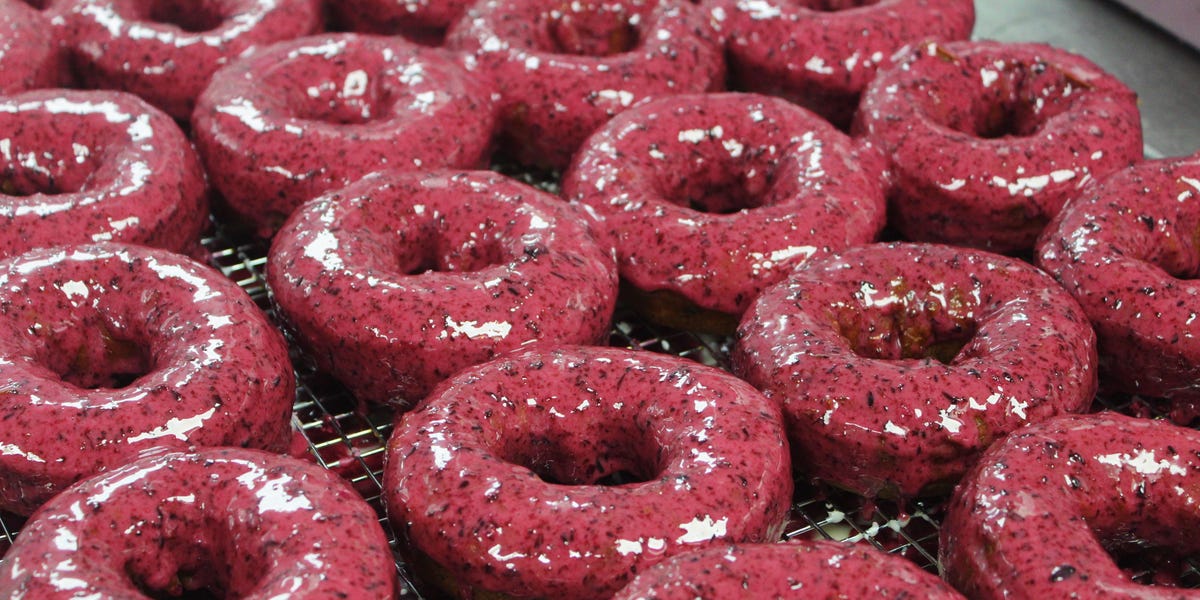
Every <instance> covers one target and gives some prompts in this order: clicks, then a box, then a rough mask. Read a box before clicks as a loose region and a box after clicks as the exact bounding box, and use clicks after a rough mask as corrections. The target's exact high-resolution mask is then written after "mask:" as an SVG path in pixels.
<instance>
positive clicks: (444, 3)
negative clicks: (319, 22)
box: [329, 0, 474, 45]
mask: <svg viewBox="0 0 1200 600" xmlns="http://www.w3.org/2000/svg"><path fill="white" fill-rule="evenodd" d="M473 2H474V0H341V1H340V2H333V3H330V6H329V9H330V10H331V11H333V14H334V17H335V19H336V20H337V21H338V23H339V25H341V26H342V27H345V28H347V29H349V30H350V31H361V32H371V33H379V34H385V35H387V34H396V33H399V34H401V35H403V36H405V37H407V38H409V39H412V40H415V41H419V42H429V43H433V44H435V45H436V44H440V43H441V42H442V38H443V37H444V36H445V35H446V30H447V29H448V28H449V27H450V25H452V24H453V23H454V22H455V21H457V20H458V19H459V18H461V17H462V16H463V15H464V14H465V13H466V12H467V7H469V6H471V4H472V3H473Z"/></svg>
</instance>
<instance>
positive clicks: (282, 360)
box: [0, 244, 295, 514]
mask: <svg viewBox="0 0 1200 600" xmlns="http://www.w3.org/2000/svg"><path fill="white" fill-rule="evenodd" d="M135 376H136V379H134V380H133V381H132V382H131V383H128V385H122V384H123V383H127V382H126V381H125V380H126V379H129V378H133V377H135ZM294 387H295V382H294V378H293V375H292V371H291V365H290V363H289V362H288V356H287V348H286V347H285V345H284V341H283V337H282V336H281V335H280V334H279V332H278V331H277V330H275V329H274V328H273V327H272V326H271V325H270V323H268V322H267V319H266V317H265V316H264V315H263V314H262V312H261V311H260V310H259V309H258V308H257V307H256V306H255V305H254V303H253V302H252V301H251V300H250V298H249V297H248V296H246V293H245V292H243V291H242V290H241V289H240V288H238V287H237V285H236V284H234V283H233V282H232V281H229V280H228V279H226V278H225V277H224V276H222V275H221V274H220V273H218V272H216V271H213V270H211V269H209V268H208V267H205V266H202V265H200V264H198V263H195V262H193V261H191V260H189V259H186V258H184V257H181V256H178V255H174V254H170V253H168V252H164V251H162V250H153V249H149V248H144V247H140V246H132V245H131V246H119V245H114V244H97V245H84V246H67V247H59V248H54V249H45V250H35V251H32V252H29V253H26V254H24V255H21V256H19V257H14V258H10V259H8V260H6V261H4V262H0V393H2V394H3V397H4V405H3V409H2V410H3V418H2V419H0V510H6V511H10V512H16V513H21V514H29V512H30V511H32V510H33V509H35V508H36V507H37V506H38V505H40V504H41V503H42V502H44V501H46V500H47V499H48V498H49V497H50V496H51V495H52V494H54V493H55V492H57V491H59V490H61V489H63V488H64V487H66V486H67V485H69V484H71V483H72V482H74V481H76V480H78V479H80V478H82V477H86V476H88V475H90V474H92V473H95V472H96V471H97V470H99V469H102V468H105V467H113V466H116V465H120V464H123V463H125V462H127V461H129V460H130V459H132V458H134V457H135V456H137V454H138V453H139V452H142V451H144V450H146V449H147V448H151V447H154V446H166V447H172V448H186V447H189V446H253V447H257V448H264V449H268V450H272V451H277V452H279V451H283V450H284V449H286V448H287V444H288V441H289V437H290V434H291V427H290V417H291V406H292V400H293V390H294Z"/></svg>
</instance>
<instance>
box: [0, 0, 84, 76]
mask: <svg viewBox="0 0 1200 600" xmlns="http://www.w3.org/2000/svg"><path fill="white" fill-rule="evenodd" d="M54 35H55V32H54V30H53V28H52V27H51V26H50V20H49V19H48V18H46V17H45V16H43V15H42V14H41V13H40V12H38V10H37V9H35V8H33V7H31V6H29V5H28V4H25V3H24V2H22V1H21V0H0V73H3V74H4V76H3V77H0V95H9V94H14V93H16V92H20V91H24V90H31V89H36V88H52V87H58V86H59V85H61V84H64V83H67V82H68V81H69V80H70V71H69V70H68V68H67V54H66V52H65V51H64V49H63V48H62V46H60V45H59V44H58V42H57V41H55V39H54Z"/></svg>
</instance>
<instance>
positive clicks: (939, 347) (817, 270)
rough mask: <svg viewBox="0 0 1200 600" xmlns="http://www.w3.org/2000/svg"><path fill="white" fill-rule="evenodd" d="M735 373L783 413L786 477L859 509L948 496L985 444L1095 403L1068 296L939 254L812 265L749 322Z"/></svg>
mask: <svg viewBox="0 0 1200 600" xmlns="http://www.w3.org/2000/svg"><path fill="white" fill-rule="evenodd" d="M939 355H940V360H939ZM732 359H733V369H734V372H735V373H738V374H739V375H740V376H741V377H743V378H744V379H746V380H747V381H749V382H750V383H751V384H753V385H754V386H756V387H758V388H759V389H761V390H763V391H764V393H766V394H767V396H768V397H770V398H773V399H775V400H776V401H778V402H780V403H781V404H782V405H783V407H784V415H785V417H786V418H787V421H788V428H789V438H790V439H791V441H792V445H793V448H794V449H795V450H796V456H797V461H798V462H797V464H796V468H797V470H799V471H800V472H803V473H809V474H812V475H814V476H816V477H819V478H821V479H824V480H826V481H828V482H831V483H833V484H835V485H838V486H840V487H844V488H846V489H849V490H852V491H854V492H856V493H858V494H861V495H864V496H876V495H886V496H899V497H900V498H904V499H907V498H912V497H914V496H917V495H919V494H923V493H939V492H945V491H946V489H947V486H948V485H952V484H953V483H954V482H955V481H956V480H957V479H958V478H959V477H960V476H961V475H962V474H963V473H964V472H965V471H966V469H967V468H968V467H969V466H970V465H972V464H974V463H975V461H976V460H977V459H978V457H979V454H980V453H981V452H982V451H983V450H984V449H985V448H987V446H988V445H990V444H991V443H992V442H993V441H995V440H997V439H999V438H1001V437H1003V436H1004V435H1005V434H1006V433H1008V432H1010V431H1013V430H1015V429H1018V428H1020V427H1024V426H1025V425H1027V424H1029V423H1033V422H1037V421H1041V420H1043V419H1046V418H1049V417H1051V416H1054V415H1057V414H1060V413H1064V412H1079V411H1082V410H1085V409H1087V407H1088V406H1090V404H1091V402H1092V398H1093V396H1094V395H1095V392H1096V342H1095V334H1093V333H1092V330H1091V327H1090V326H1089V325H1088V321H1087V317H1086V316H1085V315H1084V314H1083V311H1082V310H1081V309H1080V308H1079V305H1078V304H1077V303H1076V302H1075V301H1074V300H1073V299H1072V298H1071V296H1070V295H1069V294H1067V293H1066V291H1065V290H1063V289H1062V288H1061V287H1059V286H1058V285H1057V284H1056V283H1055V282H1054V280H1052V279H1051V278H1050V277H1048V276H1046V275H1045V274H1044V273H1042V272H1041V271H1038V270H1037V269H1035V268H1033V267H1031V266H1029V265H1027V264H1025V263H1022V262H1019V261H1016V260H1013V259H1008V258H1004V257H1002V256H997V255H992V254H989V253H986V252H980V251H971V250H964V249H959V248H951V247H948V246H935V245H917V244H892V245H876V246H863V247H859V248H854V249H850V250H847V251H845V252H843V253H841V254H837V255H832V256H830V257H827V258H823V259H818V260H813V261H809V262H808V263H807V264H805V265H804V266H802V267H800V268H799V269H798V270H797V271H796V272H795V273H794V274H793V275H792V276H791V277H790V278H789V279H788V280H786V281H785V282H783V283H780V284H779V285H777V286H775V287H773V288H770V289H768V290H767V291H766V292H764V293H763V295H762V296H760V297H759V299H758V301H757V302H755V304H754V307H753V308H752V309H751V310H750V311H749V312H747V313H746V316H745V318H744V319H743V320H742V324H741V327H740V328H739V330H738V340H737V344H736V345H735V347H734V351H733V355H732ZM943 361H945V362H943Z"/></svg>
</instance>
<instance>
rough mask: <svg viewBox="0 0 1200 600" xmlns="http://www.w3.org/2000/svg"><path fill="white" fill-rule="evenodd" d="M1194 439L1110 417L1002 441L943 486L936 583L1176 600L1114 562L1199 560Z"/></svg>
mask: <svg viewBox="0 0 1200 600" xmlns="http://www.w3.org/2000/svg"><path fill="white" fill-rule="evenodd" d="M1197 503H1200V433H1197V432H1196V431H1194V430H1191V429H1185V428H1182V427H1177V426H1174V425H1171V424H1169V423H1167V422H1164V421H1152V420H1148V419H1135V418H1132V417H1126V416H1123V415H1119V414H1115V413H1100V414H1095V415H1083V416H1077V415H1070V416H1063V417H1059V418H1056V419H1052V420H1049V421H1046V422H1044V423H1039V424H1037V425H1034V426H1031V427H1028V428H1026V429H1023V430H1021V431H1018V432H1016V433H1014V434H1013V435H1011V436H1009V437H1008V438H1007V439H1005V440H1004V441H1002V442H1000V443H998V444H996V445H995V446H993V447H992V448H991V449H989V450H988V452H987V453H986V454H985V455H984V457H983V459H982V460H980V462H979V465H978V466H976V467H975V468H974V469H973V470H972V472H971V473H970V474H969V475H968V476H967V477H966V478H965V479H964V480H963V485H961V486H959V488H958V489H957V490H955V493H954V497H953V499H952V500H951V502H950V506H949V510H948V513H947V515H946V520H945V522H944V523H943V525H942V530H941V543H940V544H939V553H940V555H941V564H942V566H943V569H944V573H945V577H946V579H947V580H948V581H950V583H952V584H954V586H955V587H957V588H958V589H960V590H962V591H963V592H964V593H965V594H967V596H969V597H971V598H978V599H979V600H990V599H993V598H1114V599H1127V600H1133V599H1135V598H1136V599H1140V600H1168V599H1169V600H1184V599H1188V598H1191V599H1195V598H1200V590H1187V589H1178V588H1173V587H1159V586H1153V585H1142V584H1141V583H1138V582H1136V581H1133V580H1132V578H1131V577H1130V575H1129V574H1128V573H1127V572H1125V571H1124V570H1122V569H1121V567H1119V566H1118V565H1117V563H1116V561H1115V560H1114V559H1113V557H1112V555H1110V553H1111V552H1115V553H1117V554H1122V553H1132V554H1143V555H1144V554H1150V553H1156V552H1161V551H1163V550H1164V549H1165V550H1167V551H1168V552H1178V553H1179V554H1178V555H1179V556H1191V555H1196V554H1198V553H1200V538H1197V536H1196V528H1197V522H1198V520H1200V519H1198V517H1197V513H1196V505H1197Z"/></svg>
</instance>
